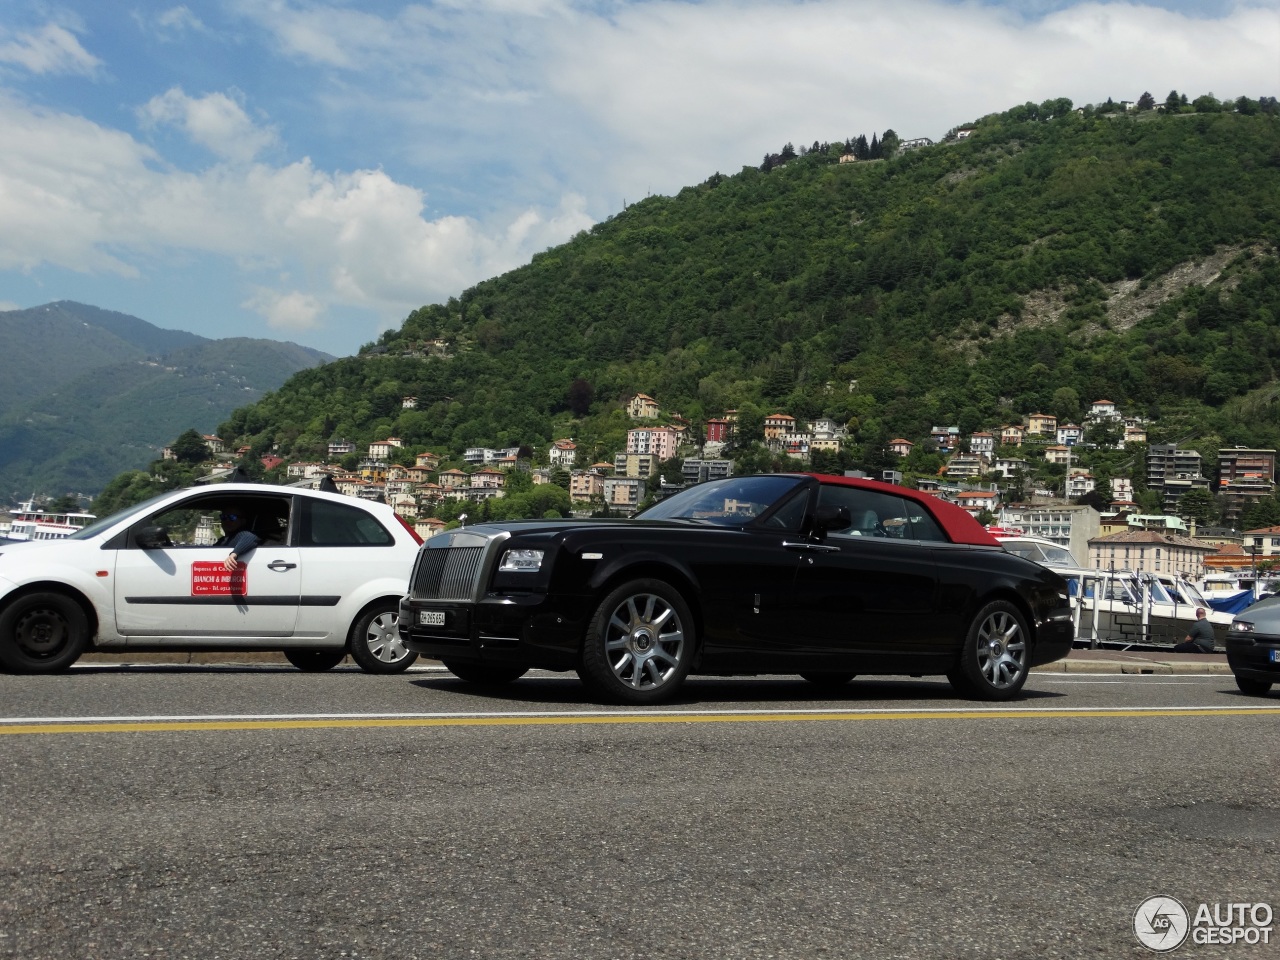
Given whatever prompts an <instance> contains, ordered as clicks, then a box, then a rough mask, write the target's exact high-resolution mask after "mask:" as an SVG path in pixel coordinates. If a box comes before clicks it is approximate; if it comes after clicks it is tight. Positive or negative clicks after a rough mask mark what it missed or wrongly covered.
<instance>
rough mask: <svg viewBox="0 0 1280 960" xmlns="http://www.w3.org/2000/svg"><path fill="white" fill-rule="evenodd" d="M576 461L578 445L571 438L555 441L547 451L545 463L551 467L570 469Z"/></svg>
mask: <svg viewBox="0 0 1280 960" xmlns="http://www.w3.org/2000/svg"><path fill="white" fill-rule="evenodd" d="M577 459H578V445H577V444H576V443H574V442H573V440H572V438H568V439H565V440H557V441H556V442H555V443H553V444H551V449H550V450H548V451H547V463H549V464H550V465H551V466H553V467H572V466H573V465H574V463H576V462H577Z"/></svg>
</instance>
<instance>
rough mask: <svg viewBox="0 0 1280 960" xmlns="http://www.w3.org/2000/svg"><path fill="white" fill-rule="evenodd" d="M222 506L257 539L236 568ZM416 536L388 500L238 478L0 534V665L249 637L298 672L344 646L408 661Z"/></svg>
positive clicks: (394, 664)
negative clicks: (55, 526)
mask: <svg viewBox="0 0 1280 960" xmlns="http://www.w3.org/2000/svg"><path fill="white" fill-rule="evenodd" d="M232 513H234V514H239V515H240V516H241V517H243V518H244V521H247V523H248V528H249V529H250V530H252V531H253V532H254V533H255V534H256V535H257V536H258V538H259V539H260V541H261V542H260V543H259V545H258V546H257V547H256V548H255V549H253V550H250V551H247V552H246V553H245V554H244V556H243V557H241V558H240V559H241V560H242V561H243V565H242V566H240V568H239V569H238V570H236V571H234V572H232V571H229V570H227V568H226V566H225V563H224V562H225V561H226V559H227V557H228V555H229V553H230V548H229V547H228V546H219V545H218V542H219V541H220V540H221V539H222V536H223V531H222V529H221V520H220V518H221V517H222V516H223V515H224V514H225V515H227V516H228V523H230V514H232ZM244 521H241V522H244ZM421 542H422V541H421V538H420V537H418V535H417V534H416V533H414V531H413V530H412V528H411V527H409V525H408V524H407V523H405V522H404V521H403V520H401V519H400V517H399V516H397V515H396V514H395V513H394V512H393V511H392V510H391V508H390V507H388V506H386V505H385V504H381V503H371V502H369V501H365V500H358V499H355V498H353V497H345V496H342V495H340V494H333V493H320V492H315V491H310V490H300V489H296V488H292V487H272V486H265V485H261V484H244V483H228V484H221V485H218V486H213V487H202V488H195V489H185V490H175V491H172V492H170V493H165V494H161V495H160V496H157V497H153V498H152V499H150V500H147V501H145V502H144V503H140V504H137V505H136V506H133V507H130V508H129V509H127V510H124V511H121V512H120V513H117V514H115V515H113V516H111V517H107V518H106V519H104V520H99V521H97V522H96V523H94V524H92V525H91V526H88V527H85V528H84V529H83V530H81V531H79V532H78V533H75V534H73V535H72V536H70V537H68V538H66V539H63V540H44V541H31V542H25V543H5V544H3V545H0V666H2V667H4V668H5V669H8V670H10V671H13V672H18V673H51V672H54V671H57V670H62V669H65V668H67V667H69V666H70V665H71V664H72V663H74V662H75V661H76V659H77V658H78V657H79V656H80V655H81V653H83V652H85V651H87V650H93V651H95V652H107V653H110V652H119V653H132V652H143V651H157V650H179V649H181V650H223V651H226V650H247V649H253V650H279V651H282V652H283V653H284V655H285V657H286V658H288V660H289V662H290V663H292V664H294V665H295V666H297V667H299V668H300V669H302V670H308V671H316V670H328V669H329V668H331V667H334V666H336V665H337V664H338V663H340V662H341V661H342V658H343V657H344V656H345V655H346V654H348V653H350V654H351V656H352V659H354V660H355V662H356V663H358V664H359V665H360V666H361V667H362V668H363V669H364V670H366V671H369V672H371V673H395V672H398V671H400V670H403V669H405V668H406V667H408V666H409V664H411V663H412V662H413V661H414V660H415V659H417V654H415V653H412V652H411V651H409V650H407V649H405V647H404V645H403V644H402V643H401V642H400V636H399V632H398V630H397V618H398V614H399V604H400V598H401V597H402V596H403V595H404V594H405V592H406V590H407V587H408V581H409V572H410V570H411V569H412V568H413V562H414V559H415V557H416V556H417V550H418V544H419V543H421Z"/></svg>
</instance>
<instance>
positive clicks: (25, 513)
mask: <svg viewBox="0 0 1280 960" xmlns="http://www.w3.org/2000/svg"><path fill="white" fill-rule="evenodd" d="M9 516H10V519H9V529H8V531H7V532H6V533H5V534H4V536H5V537H6V538H7V539H9V540H12V541H18V542H22V541H26V540H62V539H63V538H65V537H69V536H71V535H72V534H73V533H75V532H76V531H77V530H83V529H84V528H85V527H87V526H88V525H89V524H91V523H93V521H94V520H96V519H98V518H97V517H96V516H95V515H94V514H92V513H83V512H74V513H46V512H45V511H43V510H39V509H37V508H36V506H35V503H34V501H31V500H28V501H26V502H25V503H23V504H21V505H19V506H18V507H17V509H14V510H10V511H9Z"/></svg>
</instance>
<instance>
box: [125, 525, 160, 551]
mask: <svg viewBox="0 0 1280 960" xmlns="http://www.w3.org/2000/svg"><path fill="white" fill-rule="evenodd" d="M133 542H134V543H136V544H137V545H138V546H140V547H142V549H144V550H155V549H157V548H159V547H167V546H169V534H168V533H166V532H165V529H164V527H140V528H139V529H138V530H136V531H134V534H133Z"/></svg>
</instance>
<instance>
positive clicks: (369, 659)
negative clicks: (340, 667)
mask: <svg viewBox="0 0 1280 960" xmlns="http://www.w3.org/2000/svg"><path fill="white" fill-rule="evenodd" d="M399 623H400V602H399V601H398V600H393V601H384V602H382V603H375V604H374V605H373V606H372V607H370V608H369V609H368V610H366V611H365V612H364V613H363V614H361V615H360V617H359V618H357V620H356V622H355V623H353V624H352V625H351V634H350V635H349V636H348V638H347V647H348V649H350V651H351V659H352V660H354V661H355V662H356V663H357V664H359V665H360V669H361V670H363V671H364V672H365V673H401V672H403V671H405V670H407V669H409V666H410V665H411V664H412V663H413V662H414V661H415V660H417V659H418V655H417V654H416V653H414V652H413V651H412V650H410V649H409V648H407V647H406V646H405V645H404V641H403V640H401V639H400V627H399Z"/></svg>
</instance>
